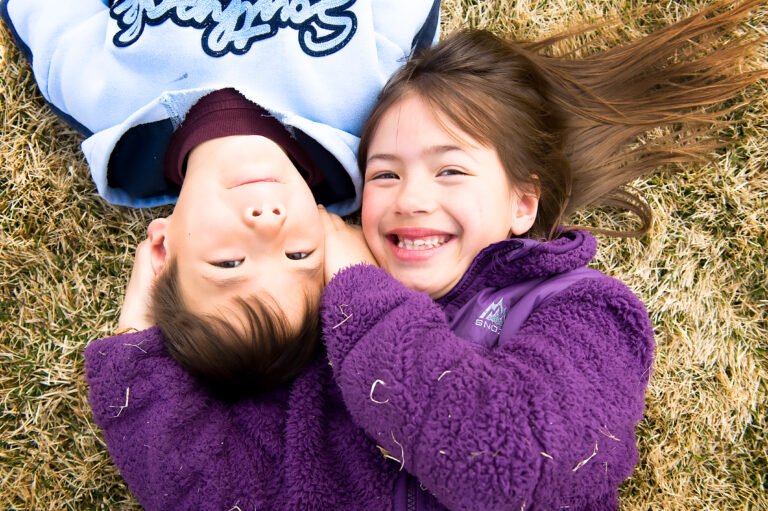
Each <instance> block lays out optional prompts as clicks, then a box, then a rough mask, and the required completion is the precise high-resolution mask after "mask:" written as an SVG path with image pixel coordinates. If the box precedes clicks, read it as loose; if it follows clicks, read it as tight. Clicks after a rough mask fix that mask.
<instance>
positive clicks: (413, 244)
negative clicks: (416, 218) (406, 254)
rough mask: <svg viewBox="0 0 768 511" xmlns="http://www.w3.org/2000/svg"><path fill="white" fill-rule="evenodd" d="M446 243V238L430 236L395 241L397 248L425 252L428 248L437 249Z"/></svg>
mask: <svg viewBox="0 0 768 511" xmlns="http://www.w3.org/2000/svg"><path fill="white" fill-rule="evenodd" d="M446 241H448V236H430V237H428V238H417V239H408V238H399V237H398V240H397V246H398V247H400V248H404V249H406V250H426V249H428V248H435V247H439V246H440V245H442V244H443V243H445V242H446Z"/></svg>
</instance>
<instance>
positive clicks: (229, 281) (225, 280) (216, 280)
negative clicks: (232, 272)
mask: <svg viewBox="0 0 768 511" xmlns="http://www.w3.org/2000/svg"><path fill="white" fill-rule="evenodd" d="M203 278H204V279H205V280H207V281H208V282H211V283H212V284H214V285H215V286H217V287H229V286H233V285H236V284H241V283H243V282H245V281H246V280H248V279H247V277H245V276H242V275H240V276H237V277H212V276H210V275H206V274H203Z"/></svg>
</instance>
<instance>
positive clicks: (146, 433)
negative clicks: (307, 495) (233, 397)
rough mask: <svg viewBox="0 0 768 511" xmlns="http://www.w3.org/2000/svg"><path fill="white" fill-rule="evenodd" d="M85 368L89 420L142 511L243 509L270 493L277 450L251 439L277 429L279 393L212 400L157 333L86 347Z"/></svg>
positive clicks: (279, 427) (274, 483)
mask: <svg viewBox="0 0 768 511" xmlns="http://www.w3.org/2000/svg"><path fill="white" fill-rule="evenodd" d="M85 363H86V378H87V380H88V384H89V386H90V396H89V397H90V403H91V408H92V410H93V416H94V419H95V420H96V423H97V424H98V425H99V427H100V428H101V429H102V431H103V435H104V439H105V440H106V443H107V445H108V446H109V451H110V455H111V456H112V459H113V461H114V463H115V464H116V465H117V467H118V468H119V469H120V473H121V474H122V475H123V477H124V478H125V480H126V482H127V484H128V487H129V488H130V489H131V491H132V492H133V493H134V495H135V497H136V498H137V499H138V500H139V502H140V503H141V504H142V506H143V507H144V508H145V509H147V510H154V509H211V510H213V509H216V510H221V509H231V508H233V506H235V505H239V506H240V508H242V509H246V508H247V509H252V508H255V507H256V505H257V503H258V499H257V498H261V499H268V498H269V497H270V491H271V489H273V488H278V486H279V484H280V481H279V474H277V473H276V472H275V469H273V467H275V466H278V465H279V464H280V461H281V454H280V452H279V451H280V450H281V446H280V445H279V444H278V443H273V442H267V441H265V442H259V439H260V438H262V437H264V438H267V437H268V438H274V436H272V435H271V434H272V433H273V432H279V431H282V429H283V428H282V424H281V421H282V420H283V418H282V417H283V415H282V414H281V413H278V412H276V411H275V410H277V409H278V408H279V406H280V405H279V402H280V401H282V400H283V399H284V397H285V396H280V395H278V394H277V393H276V394H274V395H273V396H272V398H269V397H264V398H263V399H260V400H259V403H258V404H257V403H238V404H237V405H232V404H230V403H227V402H225V401H221V400H217V399H213V398H212V396H211V395H209V394H208V393H207V391H206V390H205V389H204V388H203V387H202V386H201V385H200V384H199V383H197V382H196V381H195V380H194V379H193V378H192V377H191V376H190V375H189V374H187V373H186V372H185V371H184V370H183V369H182V368H181V367H180V366H178V365H177V364H176V363H175V362H174V360H173V359H171V358H170V357H169V356H168V354H167V353H166V351H165V349H164V347H163V345H162V337H161V334H160V331H159V330H158V329H157V328H152V329H149V330H144V331H141V332H138V333H134V334H127V335H121V336H116V337H110V338H106V339H100V340H97V341H94V342H92V343H91V344H90V345H89V346H88V347H87V348H86V350H85ZM277 438H279V435H277ZM265 481H267V482H269V483H264V484H262V483H261V482H265ZM254 487H256V488H257V489H258V491H255V490H254ZM255 499H256V501H255Z"/></svg>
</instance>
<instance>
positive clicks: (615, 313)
mask: <svg viewBox="0 0 768 511" xmlns="http://www.w3.org/2000/svg"><path fill="white" fill-rule="evenodd" d="M322 319H323V322H324V325H325V326H324V334H325V342H326V344H327V348H328V354H329V358H330V360H331V363H332V364H333V369H334V373H335V377H336V380H337V383H338V385H339V387H340V388H341V391H342V395H343V399H344V402H345V404H346V405H347V408H348V409H349V411H350V413H351V415H352V418H353V420H355V421H356V422H357V423H358V424H359V425H360V426H362V427H363V428H364V429H365V430H366V431H367V433H368V434H369V435H370V436H371V437H372V438H374V439H375V440H376V442H377V443H379V444H380V445H381V446H382V447H384V448H385V449H386V450H387V451H388V452H389V454H390V455H391V456H392V457H394V458H396V459H397V460H398V461H399V462H400V463H402V465H403V467H404V469H406V470H408V471H409V472H410V473H411V474H413V475H415V476H416V477H417V478H418V479H419V480H420V481H421V483H422V484H423V485H424V486H426V487H427V488H428V489H429V491H431V492H432V493H433V494H434V495H435V496H436V497H437V498H438V500H440V502H442V503H443V504H444V505H445V506H447V507H448V508H450V509H477V510H493V509H561V508H563V507H566V508H570V509H580V508H581V509H612V508H615V507H616V505H617V503H616V499H617V497H616V495H617V489H618V486H619V484H620V483H621V482H622V481H623V480H624V479H625V478H626V477H628V476H629V474H630V473H631V472H632V470H633V467H634V464H635V463H636V461H637V450H636V446H635V434H634V428H635V425H636V424H637V422H638V421H639V420H640V419H641V418H642V413H643V407H644V393H645V386H646V384H647V380H648V375H649V370H650V365H651V362H652V355H653V334H652V330H651V328H650V322H649V319H648V315H647V312H646V311H645V308H644V306H643V305H642V303H641V302H640V301H639V300H638V299H637V298H636V297H635V296H634V295H633V294H632V293H631V292H630V291H629V290H628V289H627V288H626V286H624V285H623V284H621V283H620V282H618V281H615V280H613V279H609V278H607V277H606V278H600V279H585V280H583V281H581V282H579V283H577V284H574V285H572V286H570V287H569V288H568V289H566V290H565V291H562V292H561V293H559V294H558V295H556V296H554V297H552V298H550V299H548V300H547V301H546V302H544V303H543V304H542V305H541V306H540V307H539V308H538V309H536V310H534V311H533V313H532V314H531V316H530V317H529V319H528V321H526V322H525V323H524V324H523V325H522V327H521V329H520V330H519V331H518V333H517V334H515V336H514V337H513V338H511V339H503V340H502V341H501V343H502V347H501V348H498V349H496V350H493V351H484V350H481V349H479V348H476V347H474V346H473V345H472V344H470V343H469V342H467V341H466V340H463V339H460V338H457V337H456V336H455V335H454V334H453V333H452V332H451V331H450V329H449V328H448V326H447V321H446V318H445V316H444V314H443V312H442V310H441V309H440V308H439V307H438V306H437V305H436V304H434V303H433V302H432V301H431V300H430V299H429V297H428V296H426V295H423V294H421V293H417V292H413V291H410V290H408V289H405V288H404V287H403V286H402V285H401V284H399V283H398V282H397V281H395V280H394V279H393V278H392V277H390V276H389V275H387V274H386V273H385V272H384V271H382V270H379V269H376V268H373V267H371V266H355V267H352V268H350V269H347V270H344V271H342V272H340V273H339V274H338V275H337V276H336V277H335V278H334V279H333V280H332V281H331V283H330V284H329V286H328V288H327V289H326V292H325V295H324V297H323V304H322Z"/></svg>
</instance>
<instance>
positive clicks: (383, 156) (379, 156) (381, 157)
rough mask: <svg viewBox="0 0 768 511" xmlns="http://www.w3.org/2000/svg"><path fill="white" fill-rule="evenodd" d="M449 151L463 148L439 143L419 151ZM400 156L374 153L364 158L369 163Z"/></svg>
mask: <svg viewBox="0 0 768 511" xmlns="http://www.w3.org/2000/svg"><path fill="white" fill-rule="evenodd" d="M450 151H461V152H466V151H464V149H463V148H461V147H459V146H457V145H451V144H441V145H433V146H430V147H427V148H426V149H424V150H423V151H422V152H421V156H433V155H436V154H443V153H447V152H450ZM399 159H400V158H398V157H397V156H395V155H394V154H389V153H376V154H373V155H371V156H369V157H368V159H367V160H365V163H366V164H368V163H371V161H373V160H382V161H398V160H399Z"/></svg>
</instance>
